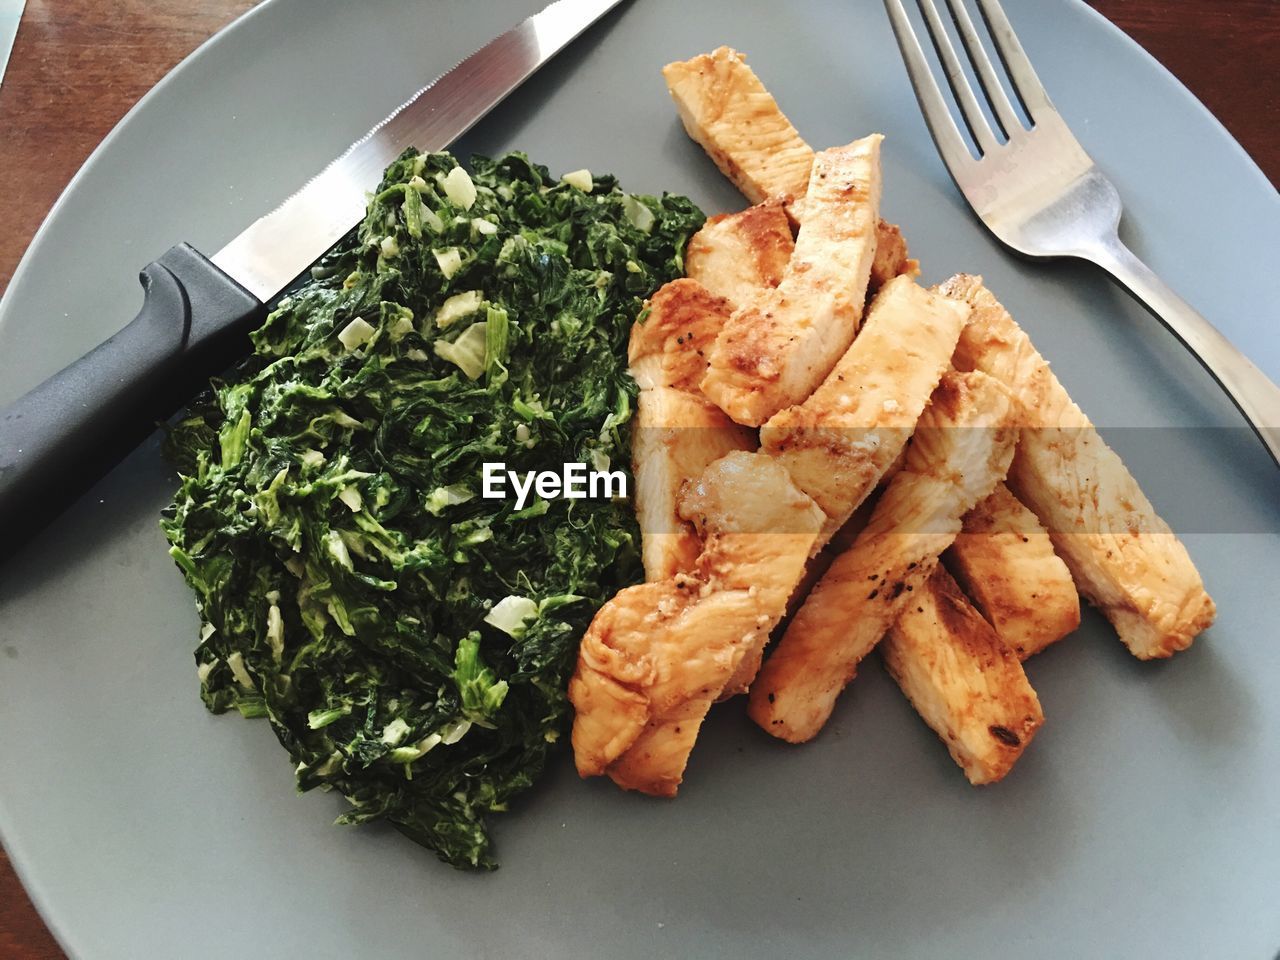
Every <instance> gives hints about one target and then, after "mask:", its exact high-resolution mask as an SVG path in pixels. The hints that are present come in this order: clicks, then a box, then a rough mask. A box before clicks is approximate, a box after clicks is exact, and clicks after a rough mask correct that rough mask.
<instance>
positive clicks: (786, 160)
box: [662, 47, 813, 203]
mask: <svg viewBox="0 0 1280 960" xmlns="http://www.w3.org/2000/svg"><path fill="white" fill-rule="evenodd" d="M662 75H663V77H665V78H666V81H667V89H668V90H669V91H670V92H671V99H672V100H674V101H675V104H676V109H677V110H679V112H680V119H681V121H682V122H683V123H684V128H685V130H686V132H688V134H689V136H690V137H691V138H692V139H693V140H694V141H696V142H697V143H698V144H699V145H700V146H701V147H702V149H704V150H705V151H707V155H708V156H709V157H711V159H712V160H713V161H715V164H716V166H717V167H719V168H720V170H721V172H722V173H723V174H724V175H725V176H726V177H728V178H729V179H730V180H731V181H733V184H734V186H736V187H737V188H738V189H739V190H741V191H742V192H743V194H745V195H746V198H747V199H748V200H750V201H751V202H752V203H759V202H760V201H762V200H769V199H781V200H788V199H797V198H799V197H803V196H804V194H805V190H806V187H807V185H808V183H809V170H810V168H811V167H812V166H813V150H811V149H810V148H809V145H808V144H807V143H805V142H804V140H802V139H801V138H800V134H799V133H797V132H796V128H795V127H793V126H792V125H791V121H790V120H788V119H787V118H786V117H785V116H784V115H783V113H782V111H781V110H780V109H778V102H777V101H776V100H774V99H773V95H772V94H770V93H769V91H768V90H766V89H765V88H764V84H763V83H761V82H760V79H759V78H758V77H757V76H756V75H755V71H753V70H752V69H751V68H750V67H749V66H747V61H746V58H744V57H743V55H742V54H740V53H738V52H737V51H736V50H732V49H730V48H729V47H720V48H718V49H716V50H714V51H712V52H711V53H704V54H701V55H700V56H696V57H693V58H692V59H690V60H684V61H678V62H676V63H669V64H667V65H666V66H665V67H663V68H662Z"/></svg>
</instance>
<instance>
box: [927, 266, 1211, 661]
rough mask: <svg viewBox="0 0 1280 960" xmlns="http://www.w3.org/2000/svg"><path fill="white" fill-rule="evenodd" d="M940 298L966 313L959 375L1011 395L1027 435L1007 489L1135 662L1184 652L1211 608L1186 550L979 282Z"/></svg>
mask: <svg viewBox="0 0 1280 960" xmlns="http://www.w3.org/2000/svg"><path fill="white" fill-rule="evenodd" d="M939 290H940V292H942V293H943V294H944V295H946V296H948V297H952V298H954V299H956V300H961V301H964V302H966V303H968V304H969V305H970V306H972V307H973V320H972V322H971V323H970V324H969V326H968V327H967V328H966V329H965V331H964V333H963V334H962V335H961V337H960V344H959V346H958V348H957V350H956V364H957V366H962V367H964V368H966V369H972V370H981V371H982V372H984V373H987V374H989V375H990V376H992V377H995V378H996V379H997V380H999V381H1000V382H1001V383H1003V384H1005V385H1006V386H1007V387H1008V388H1009V389H1010V390H1011V391H1012V392H1013V395H1014V397H1015V400H1016V403H1017V407H1018V413H1019V419H1018V423H1019V426H1021V427H1023V429H1022V430H1021V438H1020V441H1019V444H1018V455H1017V457H1016V458H1015V460H1014V464H1013V467H1012V468H1011V469H1010V471H1009V488H1010V489H1011V490H1012V491H1013V492H1014V493H1015V494H1016V495H1017V497H1018V499H1019V500H1021V501H1022V502H1023V503H1024V504H1026V505H1027V506H1028V507H1030V508H1031V509H1032V511H1034V513H1035V514H1036V516H1037V517H1039V518H1040V522H1041V523H1043V524H1044V526H1045V527H1046V528H1047V529H1048V531H1049V536H1050V537H1051V538H1052V539H1053V545H1054V547H1055V548H1056V549H1057V552H1058V555H1059V556H1060V557H1062V559H1063V560H1065V561H1066V563H1067V567H1068V568H1069V569H1070V570H1071V575H1072V577H1073V578H1074V580H1075V583H1076V586H1077V587H1078V588H1079V589H1080V592H1081V593H1082V594H1084V596H1085V598H1086V599H1088V600H1089V601H1090V602H1091V603H1093V604H1094V605H1096V606H1097V607H1098V608H1100V609H1101V610H1102V612H1103V614H1105V615H1106V617H1107V619H1108V620H1110V621H1111V623H1112V625H1113V626H1114V627H1115V628H1116V631H1117V632H1118V633H1119V634H1120V639H1121V640H1123V641H1124V643H1125V645H1126V646H1127V647H1128V648H1129V650H1130V652H1132V653H1133V654H1134V656H1136V657H1139V658H1141V659H1143V660H1147V659H1151V658H1153V657H1168V656H1172V655H1173V654H1174V653H1176V652H1177V651H1179V650H1184V649H1186V648H1187V647H1189V646H1190V645H1191V642H1192V641H1193V640H1194V639H1195V637H1196V635H1197V634H1199V633H1200V632H1201V631H1202V630H1204V629H1205V628H1207V627H1208V626H1209V625H1210V624H1211V623H1212V622H1213V618H1214V613H1215V609H1214V604H1213V600H1212V599H1210V597H1209V595H1208V594H1207V593H1206V592H1205V589H1204V584H1203V582H1202V581H1201V579H1200V574H1199V573H1198V572H1197V571H1196V568H1195V565H1194V564H1193V563H1192V562H1191V557H1190V556H1188V554H1187V550H1186V548H1185V547H1184V546H1183V545H1182V543H1181V541H1179V540H1178V538H1177V537H1176V536H1175V535H1174V534H1173V532H1172V531H1171V530H1170V529H1169V526H1168V524H1166V523H1165V522H1164V521H1163V520H1162V519H1160V517H1159V516H1158V515H1157V514H1156V512H1155V509H1154V508H1153V507H1152V506H1151V503H1150V501H1148V500H1147V498H1146V496H1145V495H1144V494H1143V492H1142V490H1141V489H1140V488H1139V487H1138V483H1137V481H1136V480H1134V478H1133V476H1132V475H1131V474H1130V473H1129V471H1128V470H1127V469H1126V468H1125V465H1124V464H1123V463H1122V462H1121V460H1120V458H1119V457H1118V456H1117V455H1116V453H1115V452H1114V451H1113V450H1112V449H1111V448H1110V447H1108V446H1107V445H1106V444H1105V443H1104V442H1103V441H1102V438H1101V437H1099V436H1098V433H1097V431H1096V430H1094V428H1093V425H1092V424H1091V423H1090V422H1089V418H1088V417H1086V416H1085V415H1084V413H1083V411H1081V409H1080V408H1079V407H1077V406H1076V405H1075V404H1074V403H1073V402H1072V401H1071V398H1070V397H1069V396H1067V391H1066V390H1065V389H1063V386H1062V384H1061V383H1059V382H1058V378H1057V377H1056V376H1054V374H1053V372H1052V371H1051V370H1050V369H1049V365H1048V364H1047V363H1046V362H1045V361H1044V358H1043V357H1041V356H1040V354H1039V353H1037V352H1036V349H1035V347H1033V346H1032V345H1031V340H1030V338H1028V337H1027V335H1026V333H1025V332H1023V330H1022V329H1021V328H1020V327H1019V326H1018V325H1017V324H1016V323H1015V322H1014V321H1013V318H1012V317H1010V316H1009V313H1008V311H1007V310H1005V309H1004V307H1002V306H1001V305H1000V303H999V302H998V301H997V300H996V298H995V297H994V296H992V294H991V292H990V291H989V290H987V289H986V287H984V286H983V285H982V278H981V277H972V276H967V275H963V274H962V275H959V276H955V277H952V278H951V279H950V280H948V281H947V282H946V283H944V284H942V285H941V287H940V288H939Z"/></svg>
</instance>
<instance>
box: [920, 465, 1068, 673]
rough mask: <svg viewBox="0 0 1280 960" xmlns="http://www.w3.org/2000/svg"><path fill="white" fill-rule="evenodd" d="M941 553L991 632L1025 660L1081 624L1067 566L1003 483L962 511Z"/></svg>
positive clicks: (1046, 536)
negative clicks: (949, 543) (956, 530)
mask: <svg viewBox="0 0 1280 960" xmlns="http://www.w3.org/2000/svg"><path fill="white" fill-rule="evenodd" d="M943 561H944V562H945V563H946V565H947V567H948V568H949V569H950V571H951V572H952V574H954V575H955V578H956V579H957V580H958V581H959V582H960V585H961V586H962V587H963V588H964V591H965V593H967V594H968V595H969V596H970V597H972V598H973V603H974V605H975V606H976V607H977V608H978V609H979V610H980V611H982V615H983V616H984V617H986V619H987V621H988V622H989V623H990V624H991V626H992V627H994V628H995V632H996V634H997V636H999V637H1000V639H1001V640H1003V641H1004V642H1005V643H1006V644H1007V645H1008V646H1009V648H1010V649H1011V650H1013V652H1014V653H1015V654H1016V655H1017V657H1018V659H1019V660H1025V659H1026V658H1027V657H1029V656H1031V655H1032V654H1033V653H1039V652H1040V651H1041V650H1043V649H1044V648H1045V647H1047V646H1049V644H1051V643H1054V642H1055V641H1057V640H1061V639H1062V638H1063V637H1065V636H1066V635H1067V634H1069V633H1070V632H1071V631H1073V630H1074V629H1075V628H1076V627H1078V626H1080V598H1079V596H1078V595H1077V594H1076V585H1075V583H1074V581H1072V579H1071V571H1069V570H1068V569H1067V565H1066V564H1065V563H1063V562H1062V560H1061V559H1060V558H1059V557H1058V555H1057V554H1056V553H1054V552H1053V544H1052V543H1051V542H1050V540H1049V534H1048V533H1046V532H1045V529H1044V527H1042V526H1041V525H1040V521H1039V520H1037V519H1036V515H1035V514H1034V513H1032V512H1031V511H1030V510H1029V509H1027V507H1025V506H1024V505H1023V504H1022V502H1021V501H1020V500H1018V498H1017V497H1015V496H1014V495H1013V494H1012V493H1011V492H1010V491H1009V488H1008V487H1006V486H1005V485H1004V484H1003V483H1001V484H998V485H997V486H996V489H995V492H994V493H992V494H991V496H989V497H987V499H985V500H983V501H982V502H981V503H980V504H978V505H977V506H976V507H974V508H973V509H972V510H970V511H969V512H968V513H966V514H965V516H964V528H963V530H962V532H961V533H960V536H958V537H956V542H955V544H954V545H953V546H952V547H951V549H950V550H948V551H947V553H946V555H945V556H944V557H943Z"/></svg>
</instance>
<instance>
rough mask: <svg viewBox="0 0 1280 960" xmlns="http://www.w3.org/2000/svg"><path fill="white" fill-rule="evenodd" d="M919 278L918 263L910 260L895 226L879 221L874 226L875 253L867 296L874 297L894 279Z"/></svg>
mask: <svg viewBox="0 0 1280 960" xmlns="http://www.w3.org/2000/svg"><path fill="white" fill-rule="evenodd" d="M918 276H920V261H919V260H912V259H911V253H910V252H909V251H908V250H907V239H906V237H904V236H903V235H902V230H900V229H899V228H898V226H897V224H893V223H886V222H885V221H883V220H881V221H880V222H879V223H877V224H876V253H875V258H874V259H873V260H872V261H871V280H870V282H869V283H868V284H867V293H868V295H874V294H875V293H876V292H877V291H878V290H879V289H880V288H881V287H883V286H884V285H885V284H886V283H888V282H889V281H890V280H892V279H893V278H894V277H910V278H911V279H912V280H914V279H915V278H916V277H918Z"/></svg>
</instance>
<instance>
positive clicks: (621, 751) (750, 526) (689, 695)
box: [569, 452, 825, 796]
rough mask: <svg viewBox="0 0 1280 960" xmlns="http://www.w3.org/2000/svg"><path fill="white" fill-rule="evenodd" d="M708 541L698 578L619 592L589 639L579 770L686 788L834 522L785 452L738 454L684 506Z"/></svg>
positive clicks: (579, 676) (581, 684) (644, 785)
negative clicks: (713, 724) (719, 709)
mask: <svg viewBox="0 0 1280 960" xmlns="http://www.w3.org/2000/svg"><path fill="white" fill-rule="evenodd" d="M682 513H683V516H684V517H686V518H688V519H689V520H691V521H692V522H694V523H695V524H696V525H697V527H698V530H699V533H700V534H701V536H702V537H703V540H704V546H703V550H702V553H701V554H700V556H699V557H698V560H697V563H696V564H695V566H694V568H693V570H692V571H691V572H690V573H689V574H677V575H676V576H675V577H673V578H671V579H669V580H664V581H661V582H659V583H646V584H642V585H640V586H636V587H629V588H627V589H625V590H622V591H621V592H619V593H618V594H617V595H616V596H615V597H614V598H613V599H612V600H610V601H609V602H608V603H606V604H605V605H604V606H603V607H601V608H600V610H599V611H598V612H597V613H596V616H595V618H594V619H593V620H592V622H591V625H590V627H588V629H587V632H586V634H585V635H584V636H583V639H582V643H581V646H580V648H579V651H578V666H577V669H576V671H575V672H574V676H573V679H572V680H571V681H570V684H569V699H570V701H571V702H572V703H573V705H574V708H575V710H576V714H575V718H574V725H573V750H574V759H575V761H576V763H577V767H578V772H579V773H580V774H581V775H582V776H584V777H586V776H595V775H599V774H607V775H609V776H610V777H612V778H613V779H614V780H615V781H616V782H617V783H618V784H619V785H620V786H622V787H625V788H627V789H632V790H640V791H643V792H645V793H652V794H656V795H659V796H672V795H674V794H675V792H676V788H677V787H678V786H679V784H680V781H681V779H682V777H683V773H684V768H685V765H686V764H687V762H688V758H689V751H690V750H691V749H692V747H693V743H694V740H695V738H696V736H697V730H698V728H699V727H700V726H701V723H702V720H703V718H704V717H705V716H706V712H707V710H708V709H709V708H710V706H711V704H712V702H713V701H714V700H716V699H717V698H718V697H720V696H721V694H722V693H723V692H724V690H725V687H726V685H727V684H728V683H729V682H730V680H731V679H732V678H733V677H734V676H735V675H736V674H737V673H738V671H739V668H740V666H741V664H742V662H743V661H744V660H746V661H748V662H751V661H753V660H758V658H759V655H760V653H759V651H760V650H761V649H762V648H763V646H764V644H765V642H766V640H767V639H768V637H769V632H770V631H771V630H772V629H773V627H774V626H775V625H776V624H777V622H778V621H779V619H780V618H781V617H782V613H783V611H784V609H785V607H786V602H787V598H788V597H789V596H790V594H791V591H792V589H793V588H794V586H795V584H796V583H797V582H798V581H799V579H800V577H801V575H802V573H803V571H804V564H805V561H806V560H807V559H808V557H809V554H810V553H811V551H812V549H813V545H814V541H815V539H816V538H817V535H818V532H819V531H820V530H821V528H822V524H823V521H824V519H825V517H824V515H823V513H822V511H821V510H820V509H819V508H818V506H817V504H815V503H814V502H813V501H812V500H811V499H809V498H808V497H807V496H805V495H804V493H802V492H801V491H800V490H799V489H797V488H796V487H795V485H794V484H793V483H792V482H791V479H790V478H789V477H788V476H787V472H786V470H785V469H784V468H783V467H782V466H781V465H780V464H778V463H777V462H776V461H775V460H774V459H773V458H771V457H769V456H767V455H765V454H761V453H745V452H735V453H730V454H729V455H727V456H725V457H723V458H721V459H720V460H717V461H716V462H715V463H713V464H712V465H711V466H710V467H708V468H707V470H706V471H705V473H704V474H703V476H702V477H701V478H700V479H699V480H698V482H697V483H695V484H693V485H691V486H690V487H689V489H688V491H687V494H686V495H685V497H684V498H683V502H682Z"/></svg>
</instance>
